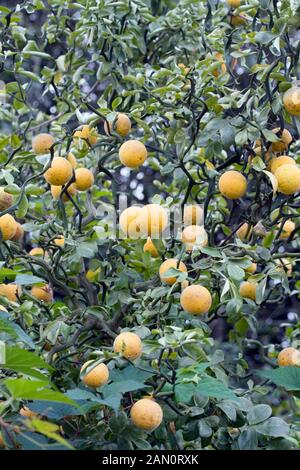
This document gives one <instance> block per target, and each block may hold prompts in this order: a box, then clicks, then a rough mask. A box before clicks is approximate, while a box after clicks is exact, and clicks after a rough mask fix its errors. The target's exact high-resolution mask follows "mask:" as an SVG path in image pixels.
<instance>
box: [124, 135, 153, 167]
mask: <svg viewBox="0 0 300 470" xmlns="http://www.w3.org/2000/svg"><path fill="white" fill-rule="evenodd" d="M147 155H148V152H147V149H146V147H145V145H144V144H143V143H142V142H140V141H138V140H127V141H126V142H124V144H122V145H121V147H120V149H119V159H120V161H121V163H123V165H125V166H127V167H128V168H138V167H139V166H140V165H142V164H143V163H144V161H145V160H146V158H147Z"/></svg>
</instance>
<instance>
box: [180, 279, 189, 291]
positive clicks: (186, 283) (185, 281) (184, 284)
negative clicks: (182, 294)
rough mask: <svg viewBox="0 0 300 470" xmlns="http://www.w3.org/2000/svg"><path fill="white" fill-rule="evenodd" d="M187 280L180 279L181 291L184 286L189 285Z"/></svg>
mask: <svg viewBox="0 0 300 470" xmlns="http://www.w3.org/2000/svg"><path fill="white" fill-rule="evenodd" d="M189 284H190V283H189V281H188V280H187V279H185V280H184V281H182V283H181V291H183V289H185V288H186V287H188V286H189Z"/></svg>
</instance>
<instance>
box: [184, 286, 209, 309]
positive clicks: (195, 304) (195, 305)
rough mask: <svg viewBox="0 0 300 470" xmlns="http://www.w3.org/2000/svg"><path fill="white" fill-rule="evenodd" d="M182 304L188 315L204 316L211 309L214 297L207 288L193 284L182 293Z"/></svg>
mask: <svg viewBox="0 0 300 470" xmlns="http://www.w3.org/2000/svg"><path fill="white" fill-rule="evenodd" d="M180 304H181V307H182V308H183V310H184V311H185V312H187V313H191V314H192V315H204V314H205V313H207V312H208V311H209V309H210V308H211V305H212V297H211V294H210V292H209V290H208V289H206V287H203V286H200V285H198V284H197V285H195V284H192V285H191V286H188V287H186V288H185V289H184V290H183V291H182V292H181V296H180Z"/></svg>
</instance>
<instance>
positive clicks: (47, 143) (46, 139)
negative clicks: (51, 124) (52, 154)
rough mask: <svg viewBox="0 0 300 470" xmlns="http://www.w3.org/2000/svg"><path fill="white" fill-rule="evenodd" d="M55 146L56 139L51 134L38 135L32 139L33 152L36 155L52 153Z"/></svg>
mask: <svg viewBox="0 0 300 470" xmlns="http://www.w3.org/2000/svg"><path fill="white" fill-rule="evenodd" d="M53 144H54V138H53V137H52V135H50V134H38V135H36V136H35V137H34V138H33V139H32V150H33V152H34V153H37V154H43V153H47V152H49V151H50V148H51V147H52V145H53Z"/></svg>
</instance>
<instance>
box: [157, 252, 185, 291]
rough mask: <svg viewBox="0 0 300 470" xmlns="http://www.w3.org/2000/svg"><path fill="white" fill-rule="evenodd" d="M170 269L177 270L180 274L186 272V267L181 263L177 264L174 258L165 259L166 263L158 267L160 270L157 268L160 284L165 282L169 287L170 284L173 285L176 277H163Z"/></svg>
mask: <svg viewBox="0 0 300 470" xmlns="http://www.w3.org/2000/svg"><path fill="white" fill-rule="evenodd" d="M171 268H174V269H178V270H179V271H181V272H182V273H186V272H187V269H186V265H185V264H184V263H183V262H182V261H180V262H178V260H177V259H176V258H171V259H167V260H166V261H164V262H163V263H162V264H161V265H160V268H159V277H160V280H161V282H165V283H166V284H169V285H170V286H171V285H172V284H175V282H176V277H173V276H171V277H165V276H164V275H165V273H166V272H167V271H168V270H169V269H171Z"/></svg>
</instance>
